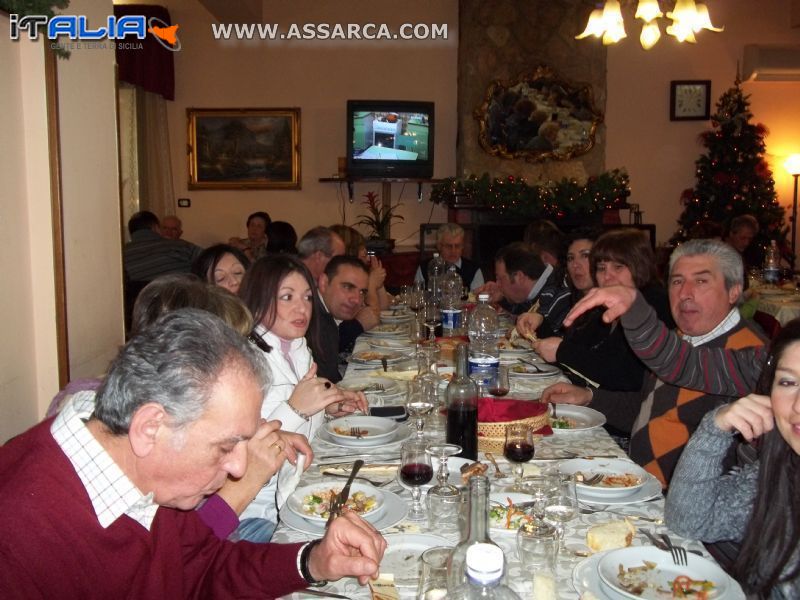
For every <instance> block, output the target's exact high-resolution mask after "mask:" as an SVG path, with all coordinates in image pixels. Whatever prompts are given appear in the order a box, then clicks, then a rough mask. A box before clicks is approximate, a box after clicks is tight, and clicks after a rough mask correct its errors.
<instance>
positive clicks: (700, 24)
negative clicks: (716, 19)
mask: <svg viewBox="0 0 800 600" xmlns="http://www.w3.org/2000/svg"><path fill="white" fill-rule="evenodd" d="M695 7H696V9H697V12H696V13H695V17H694V25H693V26H692V29H694V32H695V33H698V32H699V31H700V30H701V29H707V30H708V31H713V32H715V33H719V32H720V31H724V30H725V28H724V27H714V26H713V25H712V24H711V17H710V16H709V14H708V7H707V6H706V5H705V4H703V3H702V2H698V3H697V4H696V6H695Z"/></svg>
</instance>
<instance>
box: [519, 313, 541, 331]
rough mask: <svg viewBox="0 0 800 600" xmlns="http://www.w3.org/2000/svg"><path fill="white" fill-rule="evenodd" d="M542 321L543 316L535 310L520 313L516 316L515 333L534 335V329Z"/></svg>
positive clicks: (537, 327)
mask: <svg viewBox="0 0 800 600" xmlns="http://www.w3.org/2000/svg"><path fill="white" fill-rule="evenodd" d="M543 321H544V317H543V316H542V315H540V314H539V313H537V312H527V313H522V314H521V315H520V316H519V317H517V333H519V334H520V335H521V336H522V337H528V336H532V335H536V330H537V329H539V325H541V324H542V322H543Z"/></svg>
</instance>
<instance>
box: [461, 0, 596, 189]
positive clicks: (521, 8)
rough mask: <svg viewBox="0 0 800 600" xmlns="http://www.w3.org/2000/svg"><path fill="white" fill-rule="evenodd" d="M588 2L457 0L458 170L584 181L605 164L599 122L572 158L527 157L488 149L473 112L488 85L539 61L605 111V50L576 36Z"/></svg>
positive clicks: (590, 5)
mask: <svg viewBox="0 0 800 600" xmlns="http://www.w3.org/2000/svg"><path fill="white" fill-rule="evenodd" d="M593 8H594V2H593V1H591V0H556V1H553V0H524V1H518V0H460V2H459V32H460V40H459V54H458V140H459V143H458V151H457V157H456V160H457V171H458V174H459V176H461V177H463V176H466V175H470V174H475V175H481V174H482V173H484V172H488V173H489V174H490V175H492V176H495V177H502V176H505V175H514V176H515V177H520V176H521V177H524V178H526V179H527V180H528V181H529V182H537V181H547V180H550V179H552V180H559V179H561V178H562V177H569V178H575V179H577V180H579V181H583V180H585V179H586V178H587V177H588V176H589V175H594V174H597V173H600V172H602V171H604V170H605V126H604V125H603V124H602V123H601V124H600V126H599V127H598V129H597V135H596V137H595V145H594V147H593V148H592V149H591V150H590V151H589V152H588V153H587V154H584V155H582V156H579V157H576V158H574V159H572V160H566V161H553V160H548V161H545V162H539V163H535V162H533V163H532V162H527V161H525V160H520V159H514V160H508V159H501V158H498V157H495V156H492V155H490V154H487V153H486V152H485V151H484V150H483V149H482V148H481V146H480V144H479V142H478V132H479V129H478V122H477V121H476V119H475V117H474V116H473V113H474V112H475V109H476V108H478V107H480V106H481V104H482V103H483V101H484V98H485V94H486V89H487V87H488V86H489V84H490V83H491V82H492V81H494V80H496V79H499V80H501V81H503V82H508V81H509V80H511V79H514V78H516V77H517V76H518V75H520V74H521V73H526V74H527V73H533V72H534V71H535V70H536V68H537V67H538V66H540V65H546V66H549V67H550V68H552V69H553V70H554V71H555V72H556V73H557V74H558V75H559V76H560V77H561V78H562V79H564V80H565V81H567V82H569V83H572V84H578V85H586V84H588V85H590V86H591V88H592V92H593V95H594V102H595V106H596V108H597V109H598V110H599V111H600V113H601V114H605V106H606V50H605V48H604V47H603V46H602V45H601V43H600V42H599V40H595V39H594V38H592V39H591V40H588V39H587V40H576V39H575V36H576V35H577V34H578V33H580V32H581V31H583V28H584V27H585V25H586V21H587V20H588V17H589V13H590V12H591V11H592V9H593Z"/></svg>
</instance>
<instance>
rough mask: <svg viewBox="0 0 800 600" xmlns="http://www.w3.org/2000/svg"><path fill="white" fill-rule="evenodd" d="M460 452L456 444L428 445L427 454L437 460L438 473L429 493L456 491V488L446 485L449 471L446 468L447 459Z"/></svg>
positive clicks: (459, 447)
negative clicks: (441, 490)
mask: <svg viewBox="0 0 800 600" xmlns="http://www.w3.org/2000/svg"><path fill="white" fill-rule="evenodd" d="M460 452H461V446H459V445H457V444H442V443H436V444H428V454H430V455H431V456H435V457H436V458H438V459H439V471H438V472H437V473H436V482H437V483H436V485H434V486H433V487H432V488H431V491H433V490H438V489H445V490H448V491H458V488H457V487H456V486H454V485H451V484H450V483H448V479H449V478H450V470H449V469H448V468H447V459H448V458H450V457H451V456H455V455H456V454H459V453H460Z"/></svg>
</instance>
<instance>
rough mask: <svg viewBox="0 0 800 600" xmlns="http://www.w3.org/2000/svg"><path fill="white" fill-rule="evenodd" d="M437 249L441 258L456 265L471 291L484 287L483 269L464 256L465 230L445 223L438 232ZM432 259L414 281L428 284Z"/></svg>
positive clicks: (418, 270) (419, 271)
mask: <svg viewBox="0 0 800 600" xmlns="http://www.w3.org/2000/svg"><path fill="white" fill-rule="evenodd" d="M436 248H437V249H438V250H439V256H440V257H441V258H442V260H444V262H445V263H447V267H446V268H448V267H449V266H450V265H455V267H456V273H458V274H459V275H460V276H461V281H462V282H463V283H464V286H466V287H468V288H469V289H470V291H472V290H476V289H477V288H479V287H481V286H482V285H483V273H482V272H481V268H480V267H479V266H478V263H476V262H475V261H473V260H470V259H469V258H465V257H464V256H462V254H463V253H464V229H463V228H462V227H461V226H460V225H457V224H456V223H445V224H444V225H441V226H440V227H439V229H438V230H437V232H436ZM430 262H431V259H428V260H426V261H424V262H423V263H422V264H421V265H420V266H419V267H417V274H416V275H415V276H414V281H422V282H424V283H425V284H426V285H427V284H428V265H429V264H430Z"/></svg>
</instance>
